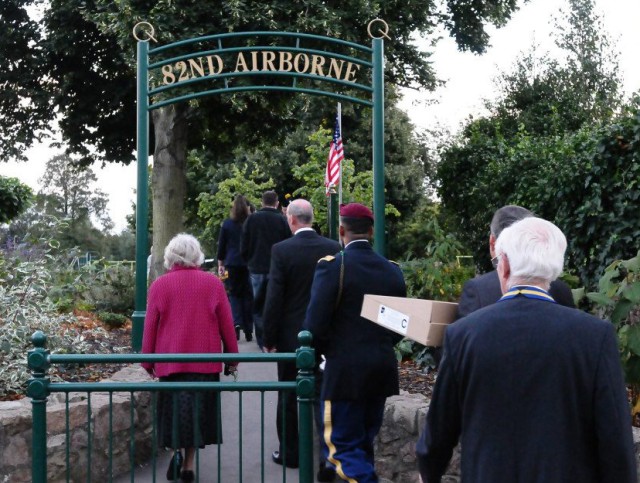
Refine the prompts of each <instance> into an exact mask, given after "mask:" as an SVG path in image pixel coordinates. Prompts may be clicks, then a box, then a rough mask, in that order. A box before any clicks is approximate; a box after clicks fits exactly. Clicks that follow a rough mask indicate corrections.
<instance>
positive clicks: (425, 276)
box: [401, 218, 475, 302]
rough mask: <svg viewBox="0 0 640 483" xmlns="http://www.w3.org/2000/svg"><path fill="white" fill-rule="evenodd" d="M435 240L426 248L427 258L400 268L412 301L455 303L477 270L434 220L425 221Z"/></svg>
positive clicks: (404, 264) (454, 240)
mask: <svg viewBox="0 0 640 483" xmlns="http://www.w3.org/2000/svg"><path fill="white" fill-rule="evenodd" d="M425 224H426V225H427V227H428V228H427V229H428V231H429V232H430V233H432V234H433V236H434V239H433V240H431V241H429V242H428V243H427V246H426V247H425V254H426V256H425V258H420V259H407V260H406V261H404V262H402V264H401V267H402V271H403V273H404V278H405V281H406V283H407V294H408V296H409V297H413V298H421V299H429V300H442V301H445V302H447V301H448V302H455V301H457V300H458V298H459V297H460V293H461V292H462V285H463V284H464V282H466V281H467V280H468V279H470V278H472V277H473V276H474V275H475V270H474V266H473V264H472V263H470V261H469V259H468V258H466V257H465V253H464V252H463V251H462V250H463V249H462V245H461V244H460V243H459V242H458V241H457V240H456V239H455V238H454V237H453V235H451V234H445V233H444V232H443V231H442V229H441V228H440V227H439V225H438V222H437V220H436V219H435V218H432V219H431V220H428V221H426V223H425Z"/></svg>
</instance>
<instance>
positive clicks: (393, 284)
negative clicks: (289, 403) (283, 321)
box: [304, 203, 406, 483]
mask: <svg viewBox="0 0 640 483" xmlns="http://www.w3.org/2000/svg"><path fill="white" fill-rule="evenodd" d="M372 234H373V213H372V212H371V210H370V209H369V208H367V207H366V206H364V205H361V204H359V203H350V204H348V205H343V206H342V207H341V208H340V237H341V239H342V242H343V243H344V249H343V250H342V251H341V252H340V253H339V254H338V255H337V256H335V257H334V256H327V257H325V258H323V259H322V260H320V261H319V262H318V266H317V268H316V272H315V275H314V280H313V285H312V287H311V300H310V303H309V307H308V309H307V314H306V318H305V322H304V328H305V329H307V330H309V331H311V333H312V334H313V340H314V345H315V347H316V349H317V350H319V351H320V352H321V353H322V354H324V356H325V358H326V365H325V369H324V376H323V382H322V392H321V400H322V401H321V406H322V413H323V419H324V431H323V433H324V438H325V442H326V444H327V447H328V449H329V454H328V456H327V460H328V463H329V464H331V465H334V466H335V468H336V473H337V474H338V476H340V478H342V479H343V480H346V481H357V482H359V483H369V482H377V481H378V477H377V475H376V472H375V468H374V455H373V440H374V438H375V436H376V435H377V433H378V431H379V430H380V426H381V425H382V417H383V412H384V405H385V400H386V398H387V397H388V396H392V395H394V394H398V392H399V387H398V364H397V361H396V357H395V354H394V351H393V346H394V345H395V344H396V343H397V342H398V341H399V340H400V339H401V337H400V336H398V335H397V334H395V333H393V332H391V331H388V330H387V329H385V328H383V327H382V326H379V325H377V324H375V323H373V322H370V321H368V320H366V319H365V318H363V317H361V316H360V311H361V308H362V302H363V299H364V295H365V294H377V295H388V296H394V297H404V296H406V285H405V282H404V278H403V276H402V272H401V270H400V267H398V265H397V264H395V263H393V262H390V261H389V260H387V259H386V258H384V257H382V256H380V255H378V254H377V253H376V252H374V251H373V249H372V247H371V243H370V239H371V237H372Z"/></svg>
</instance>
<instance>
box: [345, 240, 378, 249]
mask: <svg viewBox="0 0 640 483" xmlns="http://www.w3.org/2000/svg"><path fill="white" fill-rule="evenodd" d="M344 249H345V250H372V248H371V243H369V240H352V241H350V242H349V243H347V246H345V247H344Z"/></svg>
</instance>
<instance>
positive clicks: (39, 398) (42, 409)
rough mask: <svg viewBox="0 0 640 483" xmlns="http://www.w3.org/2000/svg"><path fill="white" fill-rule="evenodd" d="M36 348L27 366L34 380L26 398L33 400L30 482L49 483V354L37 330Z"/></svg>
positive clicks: (33, 341)
mask: <svg viewBox="0 0 640 483" xmlns="http://www.w3.org/2000/svg"><path fill="white" fill-rule="evenodd" d="M31 342H32V343H33V345H34V347H35V348H34V349H32V350H30V351H29V352H28V355H27V364H28V366H29V369H30V370H31V379H29V382H28V385H27V396H29V397H30V398H31V410H32V417H33V429H32V441H31V450H32V463H31V481H32V482H33V483H46V481H47V396H49V378H48V377H46V374H47V369H48V368H49V351H48V350H47V349H46V345H47V336H46V335H44V333H42V332H41V331H39V330H38V331H36V332H34V333H33V335H32V336H31Z"/></svg>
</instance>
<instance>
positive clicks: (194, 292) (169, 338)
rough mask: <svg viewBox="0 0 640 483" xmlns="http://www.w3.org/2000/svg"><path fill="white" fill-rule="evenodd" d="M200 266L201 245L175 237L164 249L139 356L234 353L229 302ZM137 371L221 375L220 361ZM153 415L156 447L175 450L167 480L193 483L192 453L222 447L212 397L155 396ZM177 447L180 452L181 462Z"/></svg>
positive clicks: (196, 377) (176, 377) (168, 377)
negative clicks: (155, 416) (155, 415)
mask: <svg viewBox="0 0 640 483" xmlns="http://www.w3.org/2000/svg"><path fill="white" fill-rule="evenodd" d="M203 261H204V254H203V253H202V250H201V248H200V243H199V242H198V240H196V239H195V238H194V237H193V236H191V235H187V234H185V233H181V234H179V235H176V236H175V237H174V238H173V239H172V240H171V241H170V242H169V244H168V245H167V248H166V249H165V251H164V266H165V267H166V268H167V269H168V271H167V273H165V274H164V275H162V276H161V277H159V278H158V279H157V280H155V281H154V282H153V283H152V284H151V287H150V288H149V298H148V303H147V314H146V318H145V321H144V336H143V339H142V352H143V353H145V354H153V353H158V354H168V353H180V354H184V353H220V352H223V348H224V352H238V343H237V340H236V333H235V329H234V326H233V318H232V316H231V307H230V305H229V299H228V298H227V294H226V292H225V289H224V286H223V284H222V282H220V280H218V279H217V278H216V277H215V276H214V275H212V274H210V273H207V272H204V271H202V270H201V269H200V265H201V264H202V263H203ZM142 366H143V367H144V368H145V369H146V370H147V372H149V374H151V375H152V376H155V377H158V378H160V381H171V382H177V381H189V382H205V381H219V380H220V372H221V371H222V363H219V362H158V363H143V364H142ZM157 413H158V442H159V444H160V445H162V446H165V447H168V448H173V449H174V450H175V455H174V457H173V458H172V459H171V463H170V465H169V469H168V470H167V479H169V480H174V479H175V478H176V477H180V478H181V480H182V481H193V480H194V478H195V475H194V473H193V463H194V455H195V448H196V447H197V446H198V447H204V446H205V445H207V444H218V443H222V427H221V421H220V408H219V405H218V396H217V393H216V392H215V391H179V392H170V391H166V392H160V393H159V394H158V403H157ZM194 415H195V416H194ZM174 418H177V419H176V420H175V421H174ZM174 428H176V429H177V431H176V433H175V434H174V431H173V429H174ZM178 448H185V455H184V458H183V457H182V453H181V452H180V451H179V449H178Z"/></svg>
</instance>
